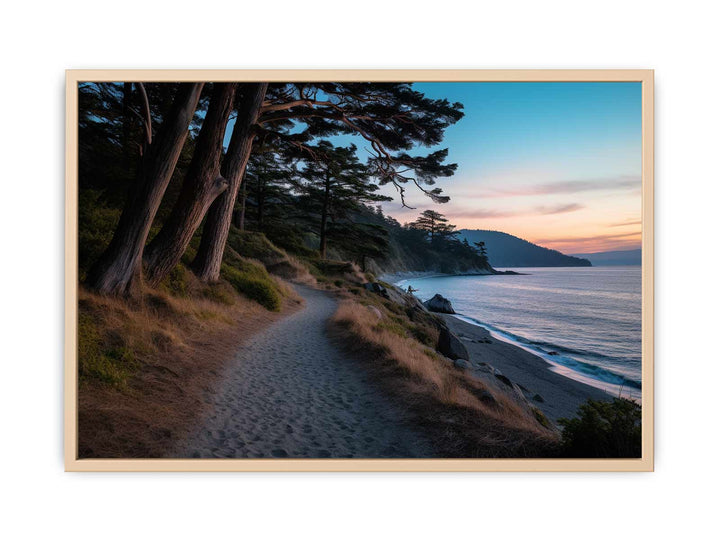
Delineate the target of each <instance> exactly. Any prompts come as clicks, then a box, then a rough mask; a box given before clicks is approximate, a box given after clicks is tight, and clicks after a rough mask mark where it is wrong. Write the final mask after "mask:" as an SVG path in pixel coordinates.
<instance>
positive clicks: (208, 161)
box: [144, 83, 237, 286]
mask: <svg viewBox="0 0 720 540" xmlns="http://www.w3.org/2000/svg"><path fill="white" fill-rule="evenodd" d="M236 88H237V83H215V84H214V85H213V92H212V97H211V98H210V105H209V106H208V110H207V114H206V116H205V119H204V120H203V124H202V128H201V129H200V134H199V135H198V138H197V141H196V144H195V152H194V154H193V157H192V160H191V162H190V166H189V167H188V172H187V175H186V176H185V179H184V180H183V185H182V188H181V191H180V196H179V197H178V200H177V202H176V203H175V206H174V207H173V209H172V211H171V213H170V216H169V217H168V219H167V221H166V222H165V223H164V224H163V227H162V229H160V232H159V233H158V234H157V236H156V237H155V238H153V240H152V242H150V244H149V245H148V247H147V249H146V250H145V256H144V261H145V264H146V274H145V275H146V278H147V280H148V282H149V283H150V284H151V285H153V286H155V285H157V284H158V283H159V282H160V281H162V279H163V278H164V277H165V276H166V275H167V274H168V273H169V272H170V271H171V270H172V269H173V268H174V267H175V265H176V264H177V263H178V262H180V259H181V258H182V255H183V253H185V250H186V249H187V246H188V244H189V243H190V240H191V239H192V237H193V234H194V233H195V231H196V230H197V228H198V227H199V226H200V223H201V222H202V219H203V217H204V216H205V213H206V212H207V210H208V208H209V207H210V204H212V202H213V201H214V200H215V198H216V197H217V196H218V195H220V194H221V193H222V192H223V191H225V190H226V189H227V186H228V182H227V180H225V179H224V178H223V177H222V176H220V174H219V173H220V157H221V155H222V148H223V138H224V136H225V129H226V127H227V123H228V119H229V117H230V111H231V110H232V106H233V101H234V98H235V90H236Z"/></svg>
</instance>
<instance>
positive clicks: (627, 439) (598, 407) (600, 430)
mask: <svg viewBox="0 0 720 540" xmlns="http://www.w3.org/2000/svg"><path fill="white" fill-rule="evenodd" d="M641 412H642V409H641V407H640V405H638V404H637V403H635V402H634V401H630V400H629V399H624V398H615V399H613V400H612V401H594V400H588V401H587V402H586V403H584V404H583V405H581V406H580V410H579V414H578V417H577V418H570V419H568V418H561V419H560V420H559V421H558V422H559V424H560V425H561V426H562V427H563V435H562V444H563V450H564V453H565V455H567V456H568V457H574V458H581V457H582V458H639V457H641V451H642V429H641Z"/></svg>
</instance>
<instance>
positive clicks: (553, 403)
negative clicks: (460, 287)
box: [440, 314, 613, 423]
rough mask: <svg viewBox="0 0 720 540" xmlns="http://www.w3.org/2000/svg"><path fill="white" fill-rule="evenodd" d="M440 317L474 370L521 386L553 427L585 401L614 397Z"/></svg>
mask: <svg viewBox="0 0 720 540" xmlns="http://www.w3.org/2000/svg"><path fill="white" fill-rule="evenodd" d="M440 316H441V317H442V318H443V319H444V320H445V322H446V323H447V325H448V327H449V328H450V330H451V331H452V332H453V333H455V334H456V335H457V336H458V337H459V338H460V340H461V341H462V342H463V344H464V345H465V347H466V348H467V350H468V353H469V354H470V363H471V364H472V365H473V367H476V366H483V365H484V364H488V365H489V366H492V368H494V370H495V371H496V372H498V374H501V375H504V376H505V377H507V378H509V379H510V380H511V381H512V382H513V383H516V384H517V385H518V386H520V388H521V389H522V392H523V394H524V395H525V397H526V398H527V400H528V401H529V402H530V403H531V404H532V405H533V406H535V407H537V408H539V409H540V410H541V411H542V412H543V413H544V414H545V416H547V417H548V418H549V419H550V420H552V421H553V422H554V423H555V422H557V420H558V419H559V418H570V417H573V416H575V414H576V413H577V410H578V407H579V406H580V405H582V404H583V403H585V401H587V400H588V399H594V400H609V399H611V398H612V397H613V396H612V395H611V394H609V393H607V392H605V391H603V390H601V389H600V388H596V387H594V386H591V385H589V384H586V383H583V382H580V381H577V380H575V379H571V378H570V377H566V376H564V375H561V374H559V373H556V372H555V371H553V370H552V364H550V363H549V362H547V361H546V360H545V359H543V358H541V357H539V356H537V355H535V354H533V353H531V352H529V351H526V350H525V349H522V348H521V347H519V346H517V345H515V344H512V343H508V342H507V341H502V340H500V339H497V338H496V337H495V336H493V335H492V334H491V333H490V331H489V330H486V329H485V328H483V327H481V326H478V325H476V324H471V323H469V322H466V321H463V320H461V319H460V318H458V317H457V316H455V315H444V314H441V315H440ZM538 397H539V398H538Z"/></svg>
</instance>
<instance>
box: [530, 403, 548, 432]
mask: <svg viewBox="0 0 720 540" xmlns="http://www.w3.org/2000/svg"><path fill="white" fill-rule="evenodd" d="M532 412H533V416H534V417H535V420H537V421H538V423H539V424H540V425H541V426H542V427H544V428H548V429H550V427H552V424H550V420H548V419H547V416H545V415H544V414H543V412H542V411H541V410H540V409H538V408H537V407H533V408H532Z"/></svg>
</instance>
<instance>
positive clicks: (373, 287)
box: [363, 283, 390, 298]
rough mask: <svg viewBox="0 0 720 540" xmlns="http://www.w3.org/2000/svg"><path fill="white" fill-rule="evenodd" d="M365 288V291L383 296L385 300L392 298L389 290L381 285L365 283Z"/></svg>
mask: <svg viewBox="0 0 720 540" xmlns="http://www.w3.org/2000/svg"><path fill="white" fill-rule="evenodd" d="M363 287H365V289H367V290H368V291H370V292H374V293H376V294H379V295H380V296H383V297H384V298H390V295H389V294H388V291H387V289H386V288H385V287H383V286H382V285H380V284H379V283H365V284H364V285H363Z"/></svg>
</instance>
